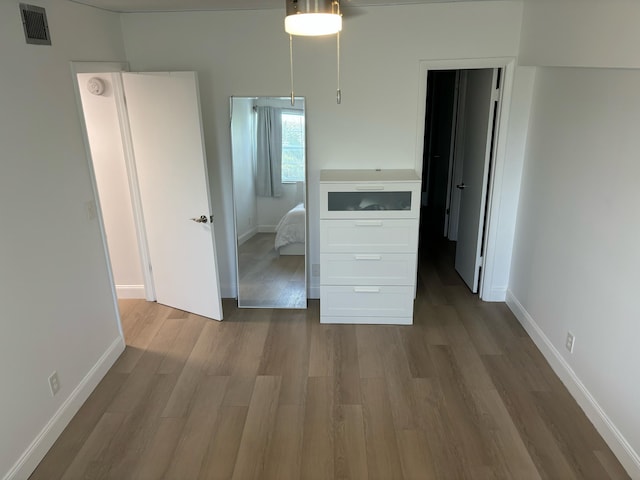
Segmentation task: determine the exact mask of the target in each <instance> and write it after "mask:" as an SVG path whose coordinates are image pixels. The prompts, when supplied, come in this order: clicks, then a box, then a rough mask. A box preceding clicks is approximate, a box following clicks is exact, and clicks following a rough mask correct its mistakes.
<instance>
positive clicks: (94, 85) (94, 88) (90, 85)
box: [87, 77, 104, 95]
mask: <svg viewBox="0 0 640 480" xmlns="http://www.w3.org/2000/svg"><path fill="white" fill-rule="evenodd" d="M87 90H89V91H90V92H91V93H93V94H94V95H102V94H103V93H104V82H103V81H102V79H100V78H98V77H91V78H90V79H89V80H87Z"/></svg>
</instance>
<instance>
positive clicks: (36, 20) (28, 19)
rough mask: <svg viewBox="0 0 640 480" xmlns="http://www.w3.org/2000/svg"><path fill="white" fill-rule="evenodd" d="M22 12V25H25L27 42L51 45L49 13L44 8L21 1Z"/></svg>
mask: <svg viewBox="0 0 640 480" xmlns="http://www.w3.org/2000/svg"><path fill="white" fill-rule="evenodd" d="M20 14H21V15H22V26H23V27H24V36H25V39H26V40H27V43H33V44H36V45H51V36H50V35H49V25H48V24H47V14H46V12H45V11H44V8H42V7H36V6H35V5H27V4H26V3H21V4H20Z"/></svg>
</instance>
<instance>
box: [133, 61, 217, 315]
mask: <svg viewBox="0 0 640 480" xmlns="http://www.w3.org/2000/svg"><path fill="white" fill-rule="evenodd" d="M122 80H123V85H124V92H125V97H126V104H127V113H128V118H129V124H130V130H131V141H132V146H133V152H134V157H135V165H136V172H137V176H138V183H139V188H140V197H141V203H142V210H143V215H144V225H145V230H146V234H147V243H148V249H149V257H150V259H151V269H152V276H153V281H154V287H155V292H156V300H157V301H158V302H159V303H162V304H165V305H168V306H171V307H174V308H178V309H180V310H185V311H188V312H192V313H196V314H198V315H202V316H204V317H208V318H213V319H216V320H222V304H221V301H220V285H219V281H218V266H217V260H216V251H215V240H214V231H213V223H212V222H213V217H212V215H211V201H210V198H209V183H208V176H207V166H206V156H205V149H204V141H203V136H202V124H201V115H200V99H199V94H198V82H197V77H196V73H195V72H161V73H155V72H144V73H123V74H122Z"/></svg>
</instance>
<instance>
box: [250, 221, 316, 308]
mask: <svg viewBox="0 0 640 480" xmlns="http://www.w3.org/2000/svg"><path fill="white" fill-rule="evenodd" d="M275 238H276V234H275V233H257V234H255V235H254V236H253V237H251V238H250V239H249V240H247V241H246V242H245V243H243V244H242V245H240V247H239V248H238V278H239V279H240V282H239V283H240V288H239V291H240V305H242V306H243V307H277V308H305V307H306V306H307V295H306V284H305V281H304V276H305V269H304V255H280V254H279V253H278V252H277V251H276V249H275V246H274V245H275Z"/></svg>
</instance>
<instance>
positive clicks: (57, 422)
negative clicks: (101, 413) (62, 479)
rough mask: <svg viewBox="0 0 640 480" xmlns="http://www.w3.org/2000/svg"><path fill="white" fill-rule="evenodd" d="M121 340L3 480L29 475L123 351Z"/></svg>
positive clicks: (106, 354)
mask: <svg viewBox="0 0 640 480" xmlns="http://www.w3.org/2000/svg"><path fill="white" fill-rule="evenodd" d="M124 348H125V343H124V339H123V338H122V337H118V338H116V339H115V340H114V342H113V343H112V344H111V345H110V346H109V348H107V350H106V351H105V352H104V353H103V354H102V356H101V357H100V359H99V360H98V361H97V362H96V364H95V365H94V366H93V367H92V368H91V370H89V373H87V374H86V375H85V377H84V378H83V379H82V381H81V382H80V383H79V384H78V386H77V387H76V388H75V389H74V390H73V392H71V394H70V395H69V397H68V398H67V399H66V400H65V401H64V402H63V403H62V405H60V408H59V409H58V410H57V411H56V413H55V414H54V415H53V417H51V419H50V420H49V421H48V422H47V424H46V425H45V426H44V428H43V429H42V430H41V431H40V433H39V434H38V436H37V437H36V438H35V439H34V440H33V442H31V445H29V447H27V449H26V450H25V451H24V453H23V454H22V455H21V456H20V458H19V459H18V461H17V462H16V463H15V464H14V466H13V467H12V468H11V470H9V471H8V472H7V473H6V475H5V476H4V480H23V479H25V478H29V475H31V474H32V473H33V471H34V470H35V469H36V467H37V466H38V464H39V463H40V461H42V459H43V458H44V456H45V455H46V453H47V452H48V451H49V449H50V448H51V446H52V445H53V444H54V442H55V441H56V440H57V438H58V437H59V436H60V434H61V433H62V431H63V430H64V429H65V427H66V426H67V425H68V424H69V422H70V421H71V419H72V418H73V416H74V415H75V414H76V413H77V412H78V410H79V409H80V407H81V406H82V404H83V403H84V402H85V401H86V400H87V398H89V395H90V394H91V392H93V390H94V389H95V388H96V386H97V385H98V383H100V380H102V378H103V377H104V376H105V375H106V373H107V372H108V371H109V369H110V368H111V366H112V365H113V364H114V363H115V361H116V360H117V359H118V357H119V356H120V354H121V353H122V352H123V351H124Z"/></svg>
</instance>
